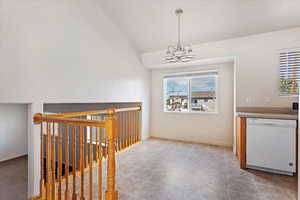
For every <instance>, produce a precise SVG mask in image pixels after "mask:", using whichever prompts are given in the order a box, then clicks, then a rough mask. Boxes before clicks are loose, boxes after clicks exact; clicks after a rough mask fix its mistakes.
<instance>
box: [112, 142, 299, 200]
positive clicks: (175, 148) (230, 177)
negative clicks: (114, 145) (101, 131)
mask: <svg viewBox="0 0 300 200" xmlns="http://www.w3.org/2000/svg"><path fill="white" fill-rule="evenodd" d="M117 167H118V171H119V173H118V176H117V181H118V190H119V196H120V200H127V199H128V200H129V199H130V200H183V199H184V200H254V199H255V200H292V199H297V197H296V196H297V178H296V177H289V176H283V175H274V174H270V173H265V172H259V171H255V170H240V169H239V165H238V161H237V159H236V158H235V156H234V155H233V154H232V152H231V150H230V149H229V148H221V147H215V146H209V145H201V144H187V143H179V142H170V141H164V140H154V139H150V140H147V141H145V142H143V143H140V144H137V145H136V146H134V147H133V148H130V149H128V150H127V151H125V152H122V153H121V154H120V155H118V156H117Z"/></svg>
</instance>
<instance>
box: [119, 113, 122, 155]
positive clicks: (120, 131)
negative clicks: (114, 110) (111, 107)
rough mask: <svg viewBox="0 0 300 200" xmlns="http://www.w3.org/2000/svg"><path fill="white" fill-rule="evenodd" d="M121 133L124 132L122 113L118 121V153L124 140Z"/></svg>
mask: <svg viewBox="0 0 300 200" xmlns="http://www.w3.org/2000/svg"><path fill="white" fill-rule="evenodd" d="M121 133H122V130H121V113H119V120H118V151H121V149H122V148H121V142H122V139H121Z"/></svg>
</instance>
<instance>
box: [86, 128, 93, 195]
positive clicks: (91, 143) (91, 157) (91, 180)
mask: <svg viewBox="0 0 300 200" xmlns="http://www.w3.org/2000/svg"><path fill="white" fill-rule="evenodd" d="M87 134H88V133H87ZM89 145H90V149H89V151H90V152H89V153H90V154H89V158H90V159H89V161H90V169H89V175H90V177H89V178H90V179H89V180H90V182H89V184H90V195H89V197H90V198H89V199H90V200H93V127H90V144H89Z"/></svg>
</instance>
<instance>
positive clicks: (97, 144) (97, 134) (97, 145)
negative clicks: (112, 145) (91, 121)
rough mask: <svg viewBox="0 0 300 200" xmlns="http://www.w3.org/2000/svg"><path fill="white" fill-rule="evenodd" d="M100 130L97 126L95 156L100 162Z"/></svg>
mask: <svg viewBox="0 0 300 200" xmlns="http://www.w3.org/2000/svg"><path fill="white" fill-rule="evenodd" d="M98 132H99V131H98V128H96V158H95V160H96V162H98V160H99V138H98V137H99V133H98Z"/></svg>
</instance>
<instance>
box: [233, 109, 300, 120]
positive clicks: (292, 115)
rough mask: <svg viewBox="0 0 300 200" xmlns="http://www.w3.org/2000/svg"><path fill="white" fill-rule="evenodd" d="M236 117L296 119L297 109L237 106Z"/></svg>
mask: <svg viewBox="0 0 300 200" xmlns="http://www.w3.org/2000/svg"><path fill="white" fill-rule="evenodd" d="M236 116H237V117H250V118H267V119H291V120H297V119H298V111H294V110H292V109H291V108H279V107H238V108H237V109H236Z"/></svg>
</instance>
